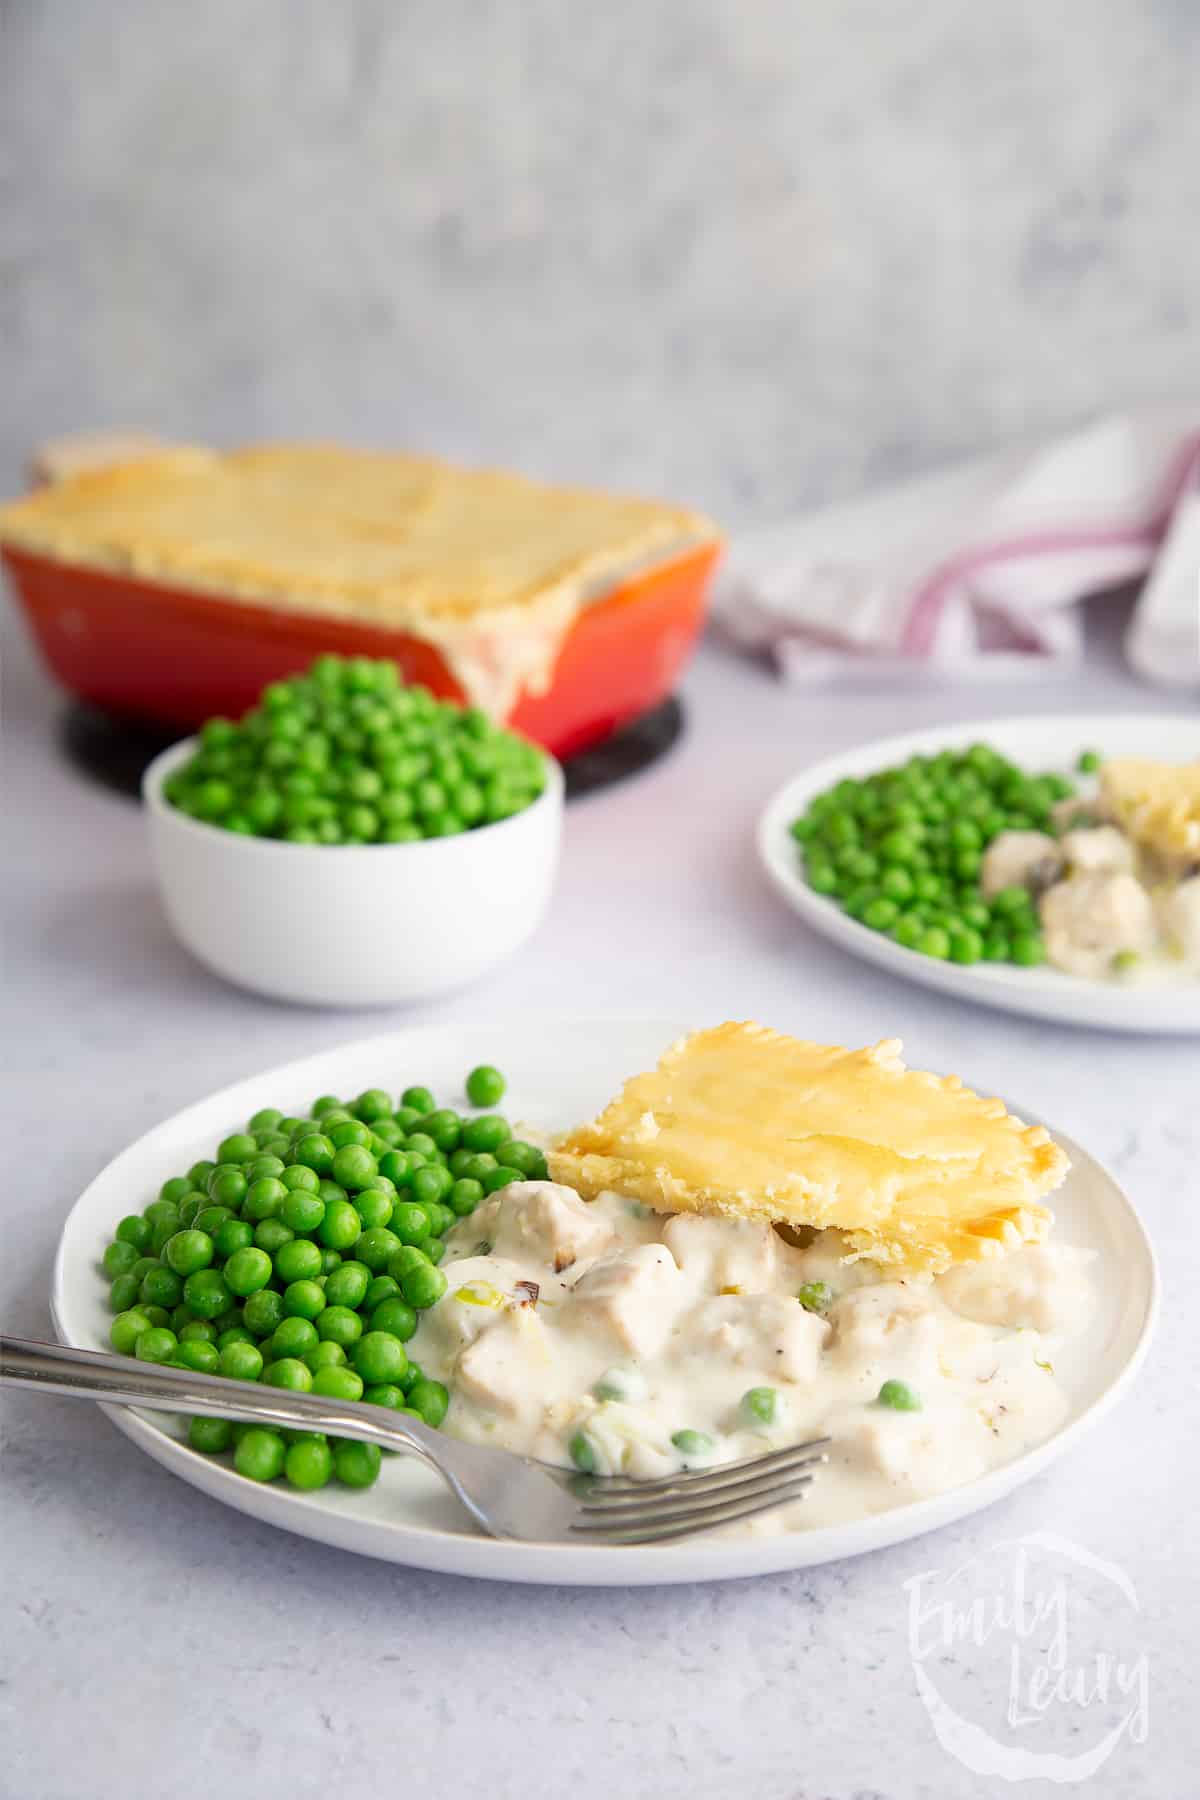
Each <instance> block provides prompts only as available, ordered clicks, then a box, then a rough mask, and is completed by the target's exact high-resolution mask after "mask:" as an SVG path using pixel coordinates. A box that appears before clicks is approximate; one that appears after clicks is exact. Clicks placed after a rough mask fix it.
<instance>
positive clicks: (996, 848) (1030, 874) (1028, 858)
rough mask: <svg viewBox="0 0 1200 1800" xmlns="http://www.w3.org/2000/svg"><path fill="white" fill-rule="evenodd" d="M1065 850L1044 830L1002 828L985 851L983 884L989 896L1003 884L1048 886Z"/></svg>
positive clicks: (1056, 871) (1038, 888)
mask: <svg viewBox="0 0 1200 1800" xmlns="http://www.w3.org/2000/svg"><path fill="white" fill-rule="evenodd" d="M1062 866H1063V864H1062V854H1061V852H1060V850H1059V847H1058V845H1057V843H1056V842H1055V840H1054V839H1053V838H1052V837H1048V836H1047V835H1046V833H1045V832H1044V831H1002V832H1000V833H999V835H998V836H997V837H994V838H993V839H992V841H991V843H990V844H989V845H988V847H987V849H986V850H985V851H984V853H983V862H982V864H981V865H980V870H979V886H980V890H981V891H982V893H983V895H984V897H985V898H988V897H990V896H991V895H992V894H998V893H999V892H1000V890H1001V888H1006V887H1028V888H1033V889H1034V890H1035V891H1040V889H1042V888H1044V887H1047V886H1048V885H1049V883H1050V882H1052V881H1054V880H1056V879H1057V877H1058V875H1059V873H1060V872H1061V870H1062Z"/></svg>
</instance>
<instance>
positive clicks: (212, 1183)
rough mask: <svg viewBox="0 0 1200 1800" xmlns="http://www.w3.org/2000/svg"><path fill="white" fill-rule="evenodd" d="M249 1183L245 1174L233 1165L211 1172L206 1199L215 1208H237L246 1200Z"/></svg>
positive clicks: (225, 1165) (227, 1164)
mask: <svg viewBox="0 0 1200 1800" xmlns="http://www.w3.org/2000/svg"><path fill="white" fill-rule="evenodd" d="M249 1185H250V1183H249V1182H248V1181H247V1179H246V1176H245V1173H244V1172H243V1170H242V1169H240V1168H238V1167H237V1166H236V1165H235V1164H233V1163H226V1164H223V1165H222V1166H221V1167H220V1168H216V1169H214V1170H213V1172H212V1174H211V1175H210V1176H209V1178H208V1198H209V1199H210V1200H211V1201H212V1202H213V1204H214V1205H216V1206H228V1207H238V1206H240V1205H241V1204H242V1201H243V1200H244V1199H245V1198H246V1189H247V1188H248V1187H249Z"/></svg>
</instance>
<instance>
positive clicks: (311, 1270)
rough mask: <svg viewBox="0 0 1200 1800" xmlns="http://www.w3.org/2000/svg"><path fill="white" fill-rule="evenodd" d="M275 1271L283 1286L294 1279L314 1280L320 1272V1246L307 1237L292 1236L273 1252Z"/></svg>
mask: <svg viewBox="0 0 1200 1800" xmlns="http://www.w3.org/2000/svg"><path fill="white" fill-rule="evenodd" d="M274 1262H275V1273H276V1275H277V1276H278V1277H279V1279H280V1281H282V1282H283V1283H284V1284H285V1286H286V1285H287V1284H288V1283H289V1282H294V1281H313V1282H315V1281H316V1278H317V1276H318V1275H319V1274H320V1273H321V1251H320V1247H319V1246H318V1245H316V1244H314V1243H311V1242H310V1241H309V1240H308V1239H307V1238H293V1239H291V1241H290V1242H289V1243H286V1244H281V1245H280V1247H279V1249H278V1250H277V1251H276V1253H275V1258H274Z"/></svg>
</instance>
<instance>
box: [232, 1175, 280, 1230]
mask: <svg viewBox="0 0 1200 1800" xmlns="http://www.w3.org/2000/svg"><path fill="white" fill-rule="evenodd" d="M290 1192H291V1189H290V1188H286V1187H284V1185H283V1183H282V1181H280V1180H279V1179H278V1178H277V1177H276V1176H274V1175H265V1176H263V1177H261V1178H260V1179H259V1180H258V1181H253V1182H251V1184H250V1186H249V1187H248V1188H247V1189H246V1198H245V1199H244V1200H243V1202H242V1217H243V1218H244V1219H250V1220H251V1221H252V1222H253V1223H255V1224H259V1223H261V1221H262V1220H263V1219H274V1218H276V1217H277V1216H278V1215H279V1213H280V1212H282V1210H283V1203H284V1201H285V1200H286V1199H287V1197H288V1194H289V1193H290Z"/></svg>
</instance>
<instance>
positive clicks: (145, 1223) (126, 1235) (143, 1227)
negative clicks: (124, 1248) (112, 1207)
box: [114, 1213, 154, 1255]
mask: <svg viewBox="0 0 1200 1800" xmlns="http://www.w3.org/2000/svg"><path fill="white" fill-rule="evenodd" d="M153 1235H154V1227H153V1226H152V1225H151V1223H150V1221H149V1219H144V1218H143V1217H142V1215H141V1214H140V1213H126V1215H125V1217H124V1218H123V1219H122V1220H121V1223H120V1224H119V1225H118V1226H117V1229H116V1231H115V1233H114V1236H115V1237H117V1238H118V1239H119V1240H120V1242H121V1243H123V1244H132V1245H133V1247H134V1249H135V1250H136V1251H137V1252H138V1254H139V1255H141V1254H142V1253H144V1251H145V1250H146V1248H147V1246H148V1245H149V1243H150V1239H151V1237H152V1236H153Z"/></svg>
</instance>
